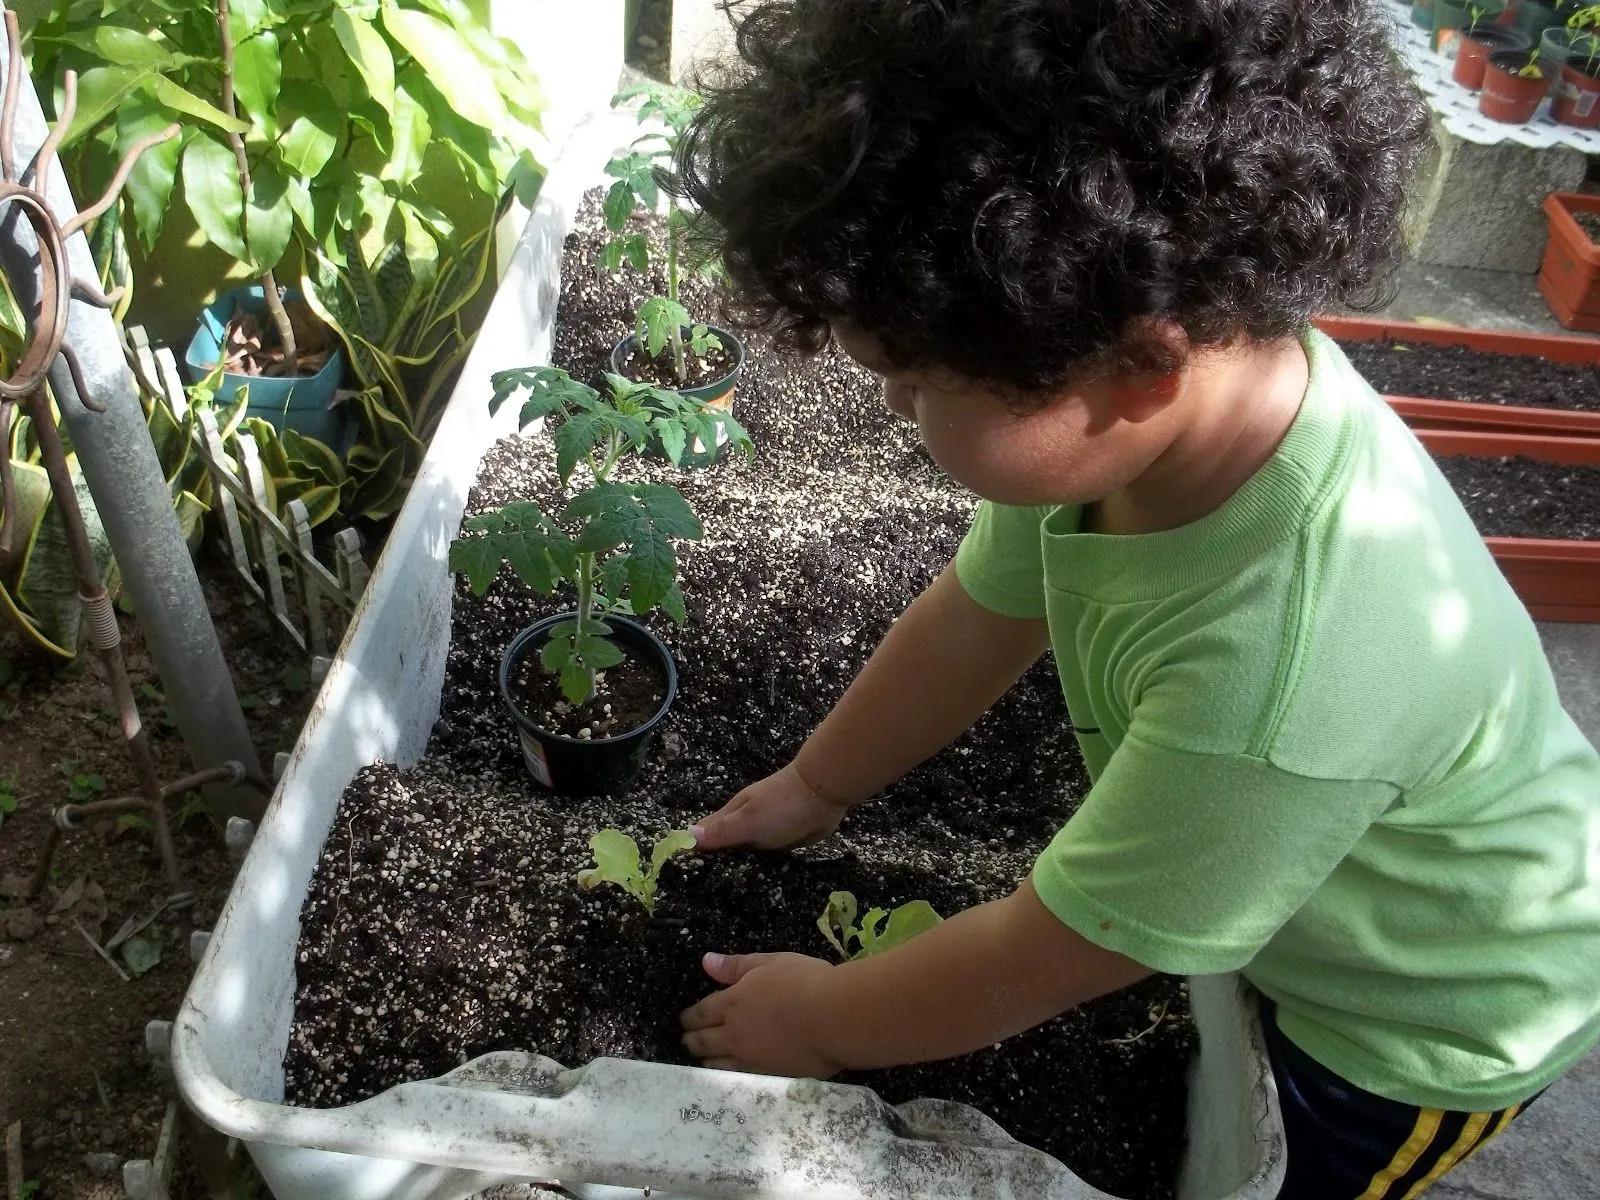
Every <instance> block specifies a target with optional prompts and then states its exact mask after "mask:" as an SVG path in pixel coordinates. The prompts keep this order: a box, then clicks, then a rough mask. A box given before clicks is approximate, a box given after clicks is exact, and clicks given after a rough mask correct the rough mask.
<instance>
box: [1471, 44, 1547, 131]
mask: <svg viewBox="0 0 1600 1200" xmlns="http://www.w3.org/2000/svg"><path fill="white" fill-rule="evenodd" d="M1530 60H1531V56H1530V55H1529V53H1528V51H1526V50H1497V51H1495V52H1494V53H1493V54H1491V55H1489V62H1488V64H1487V65H1486V66H1485V67H1484V71H1483V91H1482V92H1481V93H1480V94H1479V96H1478V111H1479V112H1481V113H1482V114H1483V115H1484V116H1486V117H1488V118H1489V119H1490V120H1491V121H1500V122H1502V123H1504V124H1507V125H1522V124H1526V123H1527V122H1528V121H1530V120H1532V119H1533V114H1534V113H1535V112H1537V111H1538V110H1539V102H1540V101H1542V100H1543V99H1544V94H1545V92H1546V91H1548V90H1549V88H1550V80H1549V78H1548V77H1540V78H1538V79H1534V78H1530V77H1527V76H1523V75H1519V74H1518V73H1517V72H1519V71H1521V70H1522V68H1523V67H1526V66H1527V65H1528V63H1529V62H1530Z"/></svg>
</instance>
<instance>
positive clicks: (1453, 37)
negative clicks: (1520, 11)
mask: <svg viewBox="0 0 1600 1200" xmlns="http://www.w3.org/2000/svg"><path fill="white" fill-rule="evenodd" d="M1509 3H1510V0H1434V6H1433V49H1434V51H1435V52H1436V53H1438V54H1441V55H1443V56H1444V57H1445V58H1447V59H1448V58H1452V57H1454V55H1455V52H1456V43H1457V42H1458V41H1459V40H1460V38H1461V31H1462V30H1463V29H1465V28H1467V26H1468V24H1469V23H1471V24H1483V25H1492V24H1494V23H1495V22H1496V21H1498V20H1499V19H1500V18H1501V17H1502V16H1504V15H1505V11H1506V8H1507V6H1508V5H1509Z"/></svg>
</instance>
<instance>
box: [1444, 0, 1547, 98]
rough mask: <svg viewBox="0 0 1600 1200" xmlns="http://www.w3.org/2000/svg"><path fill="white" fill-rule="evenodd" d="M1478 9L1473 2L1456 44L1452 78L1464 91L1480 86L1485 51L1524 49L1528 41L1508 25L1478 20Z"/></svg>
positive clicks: (1488, 52) (1489, 53) (1517, 30)
mask: <svg viewBox="0 0 1600 1200" xmlns="http://www.w3.org/2000/svg"><path fill="white" fill-rule="evenodd" d="M1481 16H1482V12H1481V10H1480V9H1479V8H1478V7H1477V6H1476V5H1474V6H1473V9H1472V12H1471V15H1470V22H1469V24H1468V25H1467V27H1466V30H1465V31H1464V32H1463V33H1462V35H1461V38H1460V40H1459V42H1458V43H1457V47H1456V65H1455V68H1454V69H1453V70H1452V71H1451V78H1453V79H1454V80H1455V81H1456V82H1457V83H1459V84H1460V85H1461V86H1462V87H1464V88H1466V89H1467V90H1468V91H1471V92H1475V91H1477V90H1478V89H1479V88H1481V87H1483V69H1484V67H1485V65H1486V64H1487V62H1488V59H1489V55H1491V54H1493V53H1495V52H1496V51H1498V50H1527V49H1528V48H1529V47H1530V46H1531V45H1532V42H1531V41H1530V40H1529V38H1528V35H1527V34H1525V33H1523V32H1522V31H1521V30H1520V29H1517V28H1516V27H1515V26H1512V25H1493V24H1490V23H1488V22H1487V21H1483V20H1480V17H1481Z"/></svg>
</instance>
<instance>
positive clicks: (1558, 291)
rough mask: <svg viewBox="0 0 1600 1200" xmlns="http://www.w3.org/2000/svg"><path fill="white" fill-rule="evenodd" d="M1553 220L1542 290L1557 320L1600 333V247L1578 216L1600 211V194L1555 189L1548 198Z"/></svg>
mask: <svg viewBox="0 0 1600 1200" xmlns="http://www.w3.org/2000/svg"><path fill="white" fill-rule="evenodd" d="M1544 211H1545V216H1547V217H1548V218H1549V219H1550V240H1549V241H1548V242H1547V243H1545V250H1544V265H1543V266H1542V267H1541V268H1540V269H1539V290H1540V291H1541V292H1543V293H1544V298H1545V302H1546V303H1548V304H1549V305H1550V311H1551V312H1553V313H1555V315H1556V320H1558V321H1560V322H1561V323H1562V324H1563V325H1565V326H1566V327H1567V328H1568V329H1581V330H1583V331H1584V332H1585V333H1600V246H1596V245H1595V243H1594V239H1593V238H1591V237H1590V236H1589V235H1588V234H1587V233H1585V232H1584V230H1583V227H1582V226H1581V225H1579V224H1578V222H1577V220H1576V219H1574V217H1573V214H1574V213H1579V212H1586V213H1600V196H1584V195H1580V194H1579V193H1577V192H1551V193H1550V195H1548V196H1546V197H1545V198H1544Z"/></svg>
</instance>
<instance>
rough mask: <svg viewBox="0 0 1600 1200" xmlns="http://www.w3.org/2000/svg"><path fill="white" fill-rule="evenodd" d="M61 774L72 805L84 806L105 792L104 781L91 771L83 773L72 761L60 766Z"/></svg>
mask: <svg viewBox="0 0 1600 1200" xmlns="http://www.w3.org/2000/svg"><path fill="white" fill-rule="evenodd" d="M61 774H62V775H63V776H64V777H65V778H66V781H67V795H68V796H70V797H71V798H72V802H73V803H74V804H86V803H87V802H89V801H90V800H93V799H94V798H95V797H96V796H98V795H99V794H100V793H101V792H103V791H105V790H106V781H105V780H104V779H102V778H101V777H100V776H99V775H96V774H94V773H93V772H92V771H85V770H83V769H82V768H81V767H79V765H78V764H77V763H76V762H74V761H73V760H72V759H70V758H69V759H66V760H64V761H63V762H62V764H61Z"/></svg>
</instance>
